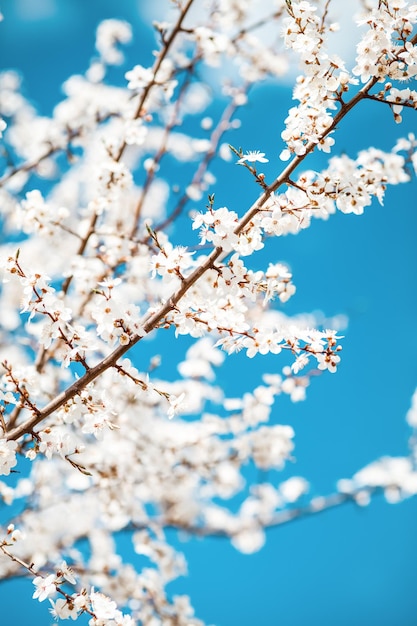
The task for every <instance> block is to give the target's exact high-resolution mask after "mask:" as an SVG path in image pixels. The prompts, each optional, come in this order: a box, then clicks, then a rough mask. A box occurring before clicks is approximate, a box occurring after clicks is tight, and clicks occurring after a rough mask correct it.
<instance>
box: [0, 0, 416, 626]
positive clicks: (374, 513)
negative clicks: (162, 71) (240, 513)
mask: <svg viewBox="0 0 417 626" xmlns="http://www.w3.org/2000/svg"><path fill="white" fill-rule="evenodd" d="M262 1H263V0H258V1H256V0H253V4H254V6H259V5H260V4H262ZM197 4H198V3H197ZM347 4H349V3H344V2H343V1H342V0H336V2H335V5H334V6H335V12H336V15H337V10H340V17H341V18H342V19H343V20H351V17H352V16H351V15H350V14H349V11H346V5H347ZM342 5H344V10H343V11H342V8H343V7H342ZM349 6H350V7H351V11H350V13H353V4H352V5H349ZM164 7H165V3H164V2H162V1H159V0H158V2H152V3H149V2H147V1H146V0H139V1H134V0H118V2H117V3H114V2H113V1H111V0H89V1H88V2H85V0H66V1H65V0H60V1H59V2H58V1H57V0H14V1H13V2H12V1H11V0H3V2H2V3H1V4H0V9H1V10H2V12H3V14H4V17H5V20H4V22H2V23H1V24H0V64H1V69H6V68H14V69H16V70H18V71H19V73H20V74H21V75H22V77H23V80H24V92H25V93H26V94H27V95H29V96H30V97H31V99H32V101H33V102H34V104H36V106H37V107H38V109H39V111H40V112H41V113H42V114H45V115H48V114H51V111H52V108H53V106H54V104H56V102H57V101H58V99H59V98H60V97H61V91H60V86H61V84H62V82H63V81H64V80H65V79H66V78H67V77H68V76H70V75H71V74H74V73H81V72H83V71H84V70H85V69H86V67H87V64H88V60H89V58H90V57H91V56H92V55H93V54H94V32H95V28H96V27H97V25H98V23H99V22H100V21H101V20H102V19H104V18H109V17H113V18H121V19H126V20H128V21H129V22H130V23H131V24H132V26H133V31H134V42H133V44H132V45H130V46H129V47H128V54H127V57H128V62H127V64H126V66H124V69H123V71H122V72H120V76H122V75H123V73H124V71H126V70H128V69H130V68H131V67H132V66H133V65H135V64H136V63H142V64H143V65H147V64H149V63H150V62H151V51H152V50H153V49H154V47H155V42H154V35H153V32H152V30H151V27H150V23H151V20H152V19H154V18H155V17H158V18H160V17H161V12H162V15H163V11H164V10H165V9H164ZM338 7H339V9H338ZM151 8H152V10H155V11H156V13H155V14H152V15H151ZM352 38H353V32H352V31H351V32H350V34H349V30H348V34H347V36H345V37H344V38H339V40H338V44H337V45H338V49H339V50H340V52H343V53H345V54H347V55H348V56H349V55H350V58H351V59H352V60H353V57H354V47H353V39H352ZM289 106H291V82H290V81H289V80H288V81H287V82H286V83H284V84H281V85H279V86H277V85H273V84H264V85H261V86H259V87H257V88H256V89H255V90H253V91H252V92H251V95H250V99H249V104H248V106H247V107H245V109H244V110H241V111H240V112H239V116H238V117H239V118H240V119H241V121H242V125H241V128H240V129H238V130H236V131H235V134H234V136H233V137H231V138H230V141H231V142H232V143H233V144H234V145H235V146H242V147H243V149H244V150H255V149H257V150H261V151H262V152H265V153H266V155H267V157H268V158H269V163H268V164H266V165H265V167H264V172H265V175H266V177H267V180H268V176H269V177H270V178H272V176H273V174H274V173H277V172H278V171H279V168H280V167H282V163H281V162H280V161H279V153H280V152H281V150H282V148H283V143H282V141H281V138H280V133H281V131H282V130H283V120H284V119H285V117H286V112H287V110H288V108H289ZM403 118H404V122H403V125H402V126H398V125H396V124H394V121H393V118H392V114H391V113H390V111H389V109H388V107H387V106H385V105H379V106H378V105H377V104H373V105H372V106H367V105H363V106H361V107H360V108H358V109H357V110H355V111H353V113H352V114H350V115H349V116H348V117H347V118H346V119H345V120H344V122H343V123H342V125H341V126H340V128H339V129H338V131H337V132H336V135H335V139H336V146H335V148H336V150H335V152H338V153H341V152H345V153H347V154H348V155H349V156H351V157H354V156H355V155H356V153H357V151H358V150H360V149H362V148H366V147H368V146H369V145H374V146H375V147H378V148H382V149H387V150H388V149H390V148H391V147H392V145H393V144H394V143H395V141H396V138H397V137H398V136H406V135H407V133H408V132H410V131H413V130H414V129H417V123H416V121H417V118H416V116H415V113H414V114H413V112H409V111H404V114H403ZM325 163H326V155H323V154H320V155H319V156H313V157H312V158H310V160H309V162H308V167H313V168H320V167H324V166H325ZM222 167H223V174H221V169H219V168H218V170H217V172H216V174H217V176H218V183H217V185H216V186H215V188H214V189H213V191H215V192H216V200H217V201H218V202H220V206H222V205H226V206H230V208H234V209H236V208H238V207H241V210H240V211H239V212H240V213H242V212H243V210H244V209H245V208H246V206H247V202H248V200H247V198H248V196H249V195H250V194H252V196H251V197H256V194H257V193H258V191H257V189H256V188H255V185H254V183H253V182H252V181H251V179H250V177H249V175H247V172H245V171H244V170H243V168H238V167H236V166H235V165H233V164H224V165H223V166H222ZM222 178H223V180H222ZM416 193H417V185H416V182H415V181H413V182H411V183H410V184H408V185H403V186H401V187H397V188H395V187H394V188H391V189H390V190H389V191H388V193H387V196H386V200H385V205H384V206H382V207H381V206H379V205H377V204H374V205H373V206H372V207H369V208H367V209H366V211H365V215H363V216H361V217H357V216H355V215H342V214H340V213H338V214H337V215H335V216H332V217H331V218H330V220H329V221H327V222H322V221H316V222H314V223H313V225H312V227H311V228H309V229H307V230H306V231H302V232H301V233H300V234H299V235H298V236H297V237H293V236H288V237H285V238H279V239H274V241H273V242H271V243H270V244H269V245H268V246H266V248H265V249H264V250H262V251H261V252H260V253H258V255H257V257H255V262H257V263H259V267H260V266H261V265H262V264H265V263H266V262H267V261H268V260H271V261H274V262H275V261H285V262H287V263H289V265H290V267H291V269H292V272H293V275H294V282H295V284H296V286H297V293H296V295H295V296H294V298H293V299H292V300H291V301H290V302H289V303H288V304H287V305H286V309H285V311H286V312H288V313H294V314H295V313H299V312H312V311H322V312H323V314H324V315H326V317H328V318H332V317H336V316H341V315H343V316H347V318H348V320H349V323H348V326H347V328H346V329H345V330H344V331H343V334H344V335H345V339H344V340H343V353H342V364H341V366H340V368H339V370H338V372H337V374H336V375H330V374H326V375H324V376H321V377H318V378H317V379H316V380H314V381H313V384H312V385H311V387H310V388H309V389H308V393H307V400H306V401H305V402H303V403H297V404H291V402H290V401H289V400H288V399H287V398H282V399H279V400H278V403H277V407H276V412H277V420H278V421H279V422H280V423H283V424H291V425H292V426H293V427H294V429H295V432H296V437H295V445H296V448H295V463H294V464H290V465H289V466H288V467H287V468H286V470H285V471H284V472H283V476H282V478H283V479H284V478H287V477H289V476H291V475H299V476H304V477H305V478H306V479H307V480H308V481H309V482H310V496H315V495H320V494H322V495H325V494H328V493H332V492H333V491H334V490H335V485H336V482H337V480H338V479H340V478H349V477H350V476H352V474H354V473H355V472H356V471H358V470H359V469H360V468H362V467H363V466H365V465H366V464H368V463H369V462H371V461H372V460H374V459H376V458H379V457H382V456H397V455H398V456H402V455H406V454H407V441H408V438H409V436H410V434H411V433H410V429H409V427H408V426H407V424H406V422H405V419H404V418H405V414H406V412H407V410H408V408H409V404H410V398H411V395H412V393H413V391H414V388H415V386H416V384H417V366H416V356H415V355H416V352H417V333H416V330H417V290H416V269H417V246H416V234H417V215H416V201H415V198H416ZM201 202H202V205H204V204H205V202H204V200H203V201H201ZM195 208H202V207H199V206H198V204H196V205H195ZM0 307H1V303H0ZM0 311H1V308H0ZM339 319H340V317H339ZM156 342H158V339H156V340H155V342H154V345H153V346H152V350H154V351H155V352H158V351H160V353H161V354H162V356H163V359H164V361H163V362H164V367H165V368H166V372H167V375H169V372H170V371H171V372H173V373H172V374H171V375H172V376H173V375H175V362H176V355H177V351H184V352H185V349H186V347H187V345H186V344H187V342H186V340H181V341H179V343H178V346H177V345H174V344H171V346H170V347H169V346H167V343H166V342H164V344H162V343H161V345H160V346H158V345H155V343H156ZM280 359H281V356H280V355H278V356H277V357H272V356H271V357H258V358H256V359H254V360H251V361H249V360H248V359H246V358H245V356H244V355H235V356H232V357H228V360H227V362H226V367H225V368H223V370H222V373H221V383H222V384H223V385H224V387H225V388H226V389H227V390H228V392H229V393H230V394H232V393H236V394H237V393H238V392H242V391H244V389H245V388H252V387H253V386H254V385H255V384H257V383H259V380H260V375H261V372H262V371H264V370H265V369H266V370H267V371H280V370H281V368H282V366H283V365H284V363H283V362H282V360H280ZM266 364H267V365H266ZM416 520H417V499H416V498H414V499H413V500H409V501H405V502H402V503H400V504H396V505H387V504H386V503H385V502H384V500H383V497H382V496H378V497H376V498H375V499H374V500H373V502H372V504H371V505H370V506H369V507H362V508H361V507H358V506H354V505H353V504H347V505H344V506H342V507H340V508H338V509H335V510H332V511H328V512H325V513H323V514H320V515H317V516H315V517H313V518H310V519H301V520H298V521H296V522H294V523H291V524H289V525H287V526H282V527H279V528H277V529H273V530H270V531H269V532H268V533H267V535H268V536H267V542H266V545H265V547H264V548H263V549H262V550H261V551H260V552H258V553H256V554H254V555H251V556H244V555H242V554H239V553H238V552H237V551H236V550H235V549H234V548H233V547H232V546H231V545H230V544H229V543H228V542H227V541H226V540H223V539H204V540H197V539H192V540H190V539H188V540H187V541H182V539H181V538H177V537H174V536H173V537H172V539H173V541H175V542H176V545H179V546H180V547H181V549H182V550H183V551H184V553H185V555H186V558H187V560H188V563H189V575H188V577H187V578H186V579H180V580H178V581H176V582H175V583H174V584H172V585H171V586H170V588H169V589H172V593H188V594H189V595H190V596H191V600H192V603H193V605H194V606H195V609H196V614H197V616H198V617H200V618H202V619H203V620H205V622H206V623H207V624H216V625H217V626H234V625H238V624H239V626H249V625H252V624H262V625H263V626H275V625H276V624H282V625H283V626H301V625H303V626H304V625H305V624H310V625H311V626H315V625H317V626H318V625H322V626H326V625H327V624H329V625H330V624H338V626H348V625H351V624H355V625H356V626H365V625H368V624H378V626H392V624H401V626H415V624H416V623H417V589H416V586H417V584H416V581H417V566H416V563H417V558H416V557H417V534H416V532H415V527H416ZM120 549H121V550H122V551H123V541H121V544H120ZM32 593H33V585H32V584H31V582H30V581H8V582H3V583H1V584H0V603H1V607H2V608H1V612H2V616H3V618H4V616H7V618H5V622H4V623H5V624H12V623H13V625H14V626H24V625H26V624H28V623H36V624H37V625H38V626H43V625H48V624H50V623H52V617H51V616H50V615H49V614H48V612H47V607H46V603H44V604H39V603H37V602H36V601H33V600H32V599H31V596H32ZM80 623H84V622H83V620H80Z"/></svg>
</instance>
